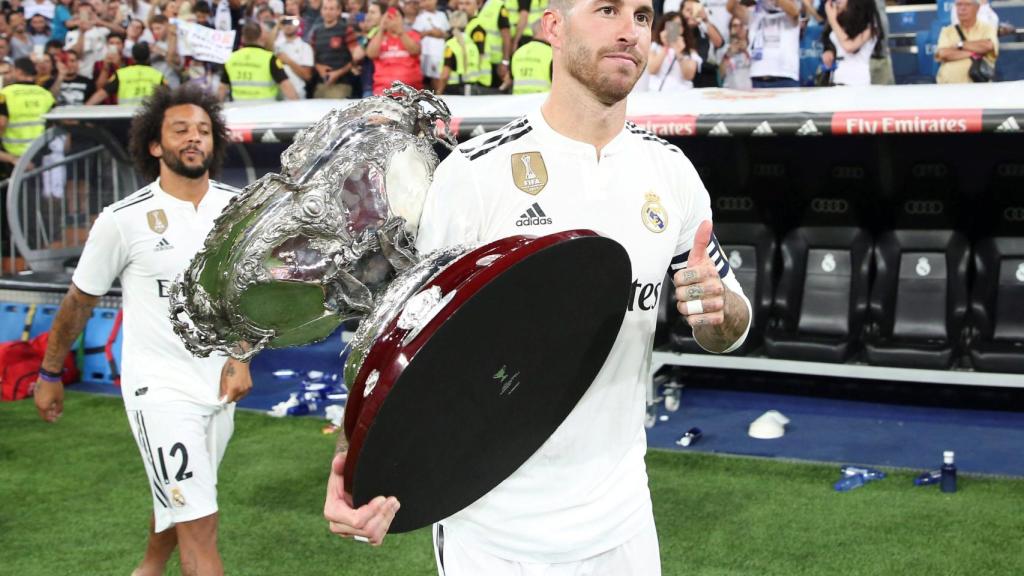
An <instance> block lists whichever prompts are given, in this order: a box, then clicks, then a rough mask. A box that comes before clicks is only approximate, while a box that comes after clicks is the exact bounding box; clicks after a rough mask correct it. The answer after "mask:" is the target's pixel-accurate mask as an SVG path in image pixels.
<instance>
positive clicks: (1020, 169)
mask: <svg viewBox="0 0 1024 576" xmlns="http://www.w3.org/2000/svg"><path fill="white" fill-rule="evenodd" d="M996 174H999V175H1000V176H1002V177H1011V178H1021V177H1024V164H1000V165H999V166H998V167H997V168H996Z"/></svg>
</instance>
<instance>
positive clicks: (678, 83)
mask: <svg viewBox="0 0 1024 576" xmlns="http://www.w3.org/2000/svg"><path fill="white" fill-rule="evenodd" d="M663 50H665V48H664V47H663V46H662V45H660V44H658V43H657V42H652V43H651V50H650V53H651V55H654V54H661V52H662V51H663ZM649 58H650V57H648V60H649ZM690 59H691V60H695V61H696V62H697V66H698V67H699V66H700V65H701V63H702V62H701V58H700V56H699V55H698V54H697V51H696V50H691V51H690ZM644 76H646V78H645V77H644ZM640 83H644V85H645V86H646V91H647V92H681V91H683V90H689V89H691V88H693V81H692V80H687V79H685V78H683V72H682V68H681V67H680V62H679V58H678V57H677V56H676V54H675V52H672V51H670V52H669V53H668V54H666V55H665V59H664V60H662V61H661V68H659V69H658V70H651V69H650V65H648V67H647V70H645V71H644V74H643V76H641V77H640V80H639V81H638V82H637V84H640Z"/></svg>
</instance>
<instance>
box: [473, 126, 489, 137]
mask: <svg viewBox="0 0 1024 576" xmlns="http://www.w3.org/2000/svg"><path fill="white" fill-rule="evenodd" d="M486 133H487V130H486V129H485V128H484V125H483V124H477V125H476V128H473V131H472V132H470V133H469V137H470V138H476V137H477V136H480V135H483V134H486Z"/></svg>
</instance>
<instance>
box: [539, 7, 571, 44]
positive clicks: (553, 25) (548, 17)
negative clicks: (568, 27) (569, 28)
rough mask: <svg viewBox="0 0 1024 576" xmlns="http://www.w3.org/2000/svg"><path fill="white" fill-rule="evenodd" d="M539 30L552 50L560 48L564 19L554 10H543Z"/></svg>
mask: <svg viewBox="0 0 1024 576" xmlns="http://www.w3.org/2000/svg"><path fill="white" fill-rule="evenodd" d="M540 25H541V28H543V29H544V35H545V36H546V37H547V39H548V44H551V47H552V48H561V47H562V36H563V34H562V28H563V27H564V26H565V17H564V16H562V13H561V12H559V11H556V10H545V11H544V15H543V16H541V20H540Z"/></svg>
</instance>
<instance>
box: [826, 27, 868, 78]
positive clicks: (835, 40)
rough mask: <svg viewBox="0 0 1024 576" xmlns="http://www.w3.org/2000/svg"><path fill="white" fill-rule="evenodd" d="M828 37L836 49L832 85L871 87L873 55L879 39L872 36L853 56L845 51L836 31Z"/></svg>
mask: <svg viewBox="0 0 1024 576" xmlns="http://www.w3.org/2000/svg"><path fill="white" fill-rule="evenodd" d="M828 37H829V39H830V40H832V44H833V45H835V47H836V71H835V72H833V73H832V83H833V84H842V85H844V86H870V85H871V53H872V52H873V51H874V50H875V44H877V43H878V38H876V37H874V36H872V37H871V38H870V39H869V40H868V41H867V42H865V43H864V45H863V46H861V47H860V50H857V51H856V52H854V53H852V54H851V53H849V52H847V51H846V50H843V46H842V44H840V42H839V37H838V36H836V33H835V31H834V30H833V31H832V32H830V33H829V35H828Z"/></svg>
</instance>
